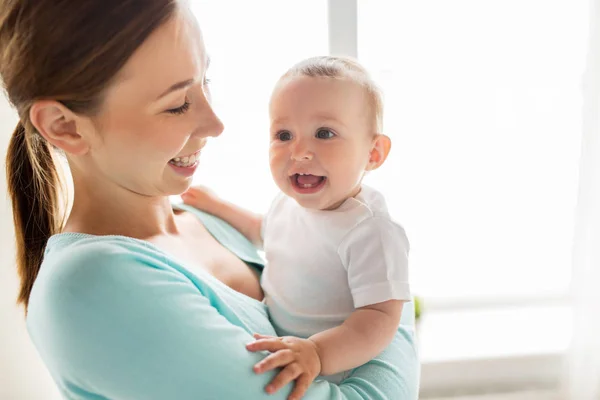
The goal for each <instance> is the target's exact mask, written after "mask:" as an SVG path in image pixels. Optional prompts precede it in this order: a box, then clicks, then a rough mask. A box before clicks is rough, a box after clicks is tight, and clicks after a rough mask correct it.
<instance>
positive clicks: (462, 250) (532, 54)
mask: <svg viewBox="0 0 600 400" xmlns="http://www.w3.org/2000/svg"><path fill="white" fill-rule="evenodd" d="M587 26H588V2H585V1H571V0H557V1H550V2H548V1H543V0H526V1H523V0H508V1H478V0H453V1H447V0H424V1H394V0H389V1H365V0H359V1H358V57H359V58H360V60H361V61H362V62H363V63H364V64H366V66H367V67H368V68H369V69H370V70H371V71H373V73H374V75H375V78H376V79H377V80H378V81H379V83H380V85H381V86H382V87H383V88H384V91H385V96H386V114H387V116H386V120H385V125H386V128H385V130H386V132H387V133H388V134H389V135H390V136H391V137H392V138H393V143H394V146H393V153H392V155H391V157H390V160H389V163H388V165H386V166H385V168H383V169H382V170H381V171H379V172H377V173H374V174H372V176H371V177H370V179H369V181H370V183H371V184H373V185H374V186H376V187H380V188H381V189H382V190H384V191H385V192H386V194H387V197H388V201H389V204H390V206H391V208H392V212H393V213H395V215H396V216H397V218H398V219H400V221H402V223H403V224H404V225H405V228H406V229H407V232H408V234H409V238H410V239H411V242H412V252H411V263H412V270H411V272H412V284H413V290H414V292H415V293H418V294H420V295H422V296H424V297H426V298H428V299H430V300H432V301H433V300H435V299H439V300H441V301H452V299H454V300H455V301H457V300H459V299H463V300H466V301H472V300H473V299H478V300H479V301H486V300H490V299H493V298H504V299H510V298H513V299H514V298H531V297H554V296H560V295H565V294H566V292H567V289H568V285H569V279H570V270H571V250H572V248H571V247H572V235H573V222H574V210H575V202H576V194H577V178H578V176H577V168H578V165H579V155H580V145H581V140H580V131H581V93H580V91H581V76H582V72H583V69H584V64H585V56H586V51H587ZM469 299H471V300H469Z"/></svg>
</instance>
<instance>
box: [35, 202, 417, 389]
mask: <svg viewBox="0 0 600 400" xmlns="http://www.w3.org/2000/svg"><path fill="white" fill-rule="evenodd" d="M179 208H182V209H186V210H188V211H190V212H193V213H194V214H196V215H197V216H198V218H200V220H201V221H202V222H203V223H204V225H205V226H206V228H207V229H208V231H209V232H210V233H211V234H212V235H213V236H214V237H215V238H216V239H217V240H218V241H219V242H221V243H222V244H223V245H224V246H225V247H226V248H228V249H229V250H230V251H231V252H233V253H234V254H236V255H237V256H238V257H239V258H240V259H242V260H244V261H246V262H248V263H254V264H257V265H262V260H261V259H260V257H259V255H258V254H257V252H256V249H255V248H254V247H253V246H252V245H251V244H250V242H248V240H246V238H244V237H243V236H242V235H241V234H240V233H239V232H237V231H236V230H235V229H233V228H232V227H231V226H229V225H228V224H226V223H225V222H223V221H222V220H219V219H217V218H215V217H213V216H211V215H208V214H205V213H202V212H200V211H198V210H196V209H193V208H190V207H187V206H183V205H182V206H179ZM199 251H201V250H199ZM413 315H414V310H413V305H412V303H408V304H406V305H405V307H404V312H403V321H402V325H401V326H400V328H399V329H398V333H397V335H396V337H395V339H394V341H393V343H392V344H391V345H390V346H389V347H388V348H387V350H385V351H384V352H383V353H382V354H381V355H380V356H378V357H377V358H376V359H374V360H372V361H371V362H369V363H367V364H365V365H363V366H361V367H359V368H357V369H355V370H354V371H353V372H352V374H351V375H350V376H349V377H348V378H347V379H346V380H344V381H343V382H342V383H341V384H340V385H334V384H331V383H329V382H327V381H324V380H317V381H315V382H314V383H313V384H312V385H311V387H310V388H309V390H308V391H307V393H306V395H305V397H304V398H305V399H307V400H313V399H314V400H317V399H319V400H321V399H323V400H324V399H390V400H413V399H416V398H417V397H418V381H419V364H418V359H417V355H416V351H415V343H414V329H413V326H414V319H413ZM27 326H28V330H29V334H30V336H31V338H32V340H33V342H34V344H35V346H36V348H37V349H38V351H39V353H40V355H41V357H42V359H43V360H44V362H45V364H46V366H47V367H48V369H49V370H50V373H51V374H52V376H53V378H54V380H55V382H56V384H57V385H58V387H59V388H60V391H61V392H62V394H63V395H64V396H65V397H66V398H68V399H86V400H88V399H89V400H91V399H94V400H98V399H119V400H121V399H132V400H133V399H135V400H149V399H167V400H185V399H216V400H230V399H244V400H263V399H265V400H266V399H273V400H279V399H285V398H286V397H287V396H288V395H289V393H290V392H291V385H288V387H286V388H285V389H282V390H280V391H279V392H278V393H276V394H274V395H268V394H267V393H266V392H265V391H264V387H265V386H266V385H267V383H268V382H269V381H270V380H271V379H272V378H273V376H274V372H273V373H266V374H263V375H257V374H255V373H254V372H253V371H252V366H253V365H254V364H255V363H256V362H257V361H259V360H261V359H262V358H263V357H264V354H261V353H258V354H256V353H250V352H248V351H247V350H246V349H245V344H246V343H249V342H251V341H252V340H253V338H252V334H253V333H255V332H259V333H263V334H268V335H274V334H275V332H274V330H273V327H272V326H271V324H270V323H269V320H268V318H267V313H266V309H265V306H264V305H263V304H262V303H260V302H258V301H256V300H254V299H251V298H249V297H247V296H245V295H243V294H240V293H238V292H236V291H234V290H232V289H230V288H229V287H227V286H226V285H224V284H223V283H221V282H220V281H218V280H217V279H216V278H214V277H212V276H211V275H210V274H208V273H200V274H199V275H195V274H192V273H191V272H190V271H188V270H187V269H186V268H185V266H184V265H182V264H181V263H179V262H178V261H177V260H176V259H175V258H174V257H172V256H170V255H169V254H165V253H164V252H163V251H161V250H160V249H158V248H156V247H155V246H153V245H152V244H150V243H148V242H145V241H141V240H137V239H132V238H127V237H122V236H91V235H84V234H73V233H65V234H59V235H56V236H53V237H52V238H50V240H49V242H48V246H47V248H46V255H45V258H44V262H43V264H42V267H41V270H40V272H39V275H38V277H37V280H36V282H35V284H34V287H33V291H32V293H31V297H30V302H29V312H28V317H27Z"/></svg>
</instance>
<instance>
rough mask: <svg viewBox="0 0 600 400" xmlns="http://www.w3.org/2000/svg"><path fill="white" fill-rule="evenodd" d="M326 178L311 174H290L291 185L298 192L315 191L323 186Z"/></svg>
mask: <svg viewBox="0 0 600 400" xmlns="http://www.w3.org/2000/svg"><path fill="white" fill-rule="evenodd" d="M326 180H327V177H326V176H319V175H311V174H294V175H291V176H290V181H291V182H292V186H293V187H294V189H296V191H298V192H300V193H314V192H317V191H318V190H320V189H321V188H322V187H323V185H324V184H325V181H326Z"/></svg>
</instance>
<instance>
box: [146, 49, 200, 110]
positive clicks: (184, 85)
mask: <svg viewBox="0 0 600 400" xmlns="http://www.w3.org/2000/svg"><path fill="white" fill-rule="evenodd" d="M208 67H210V57H208V56H207V57H206V67H205V70H207V69H208ZM193 83H194V79H193V78H190V79H186V80H184V81H181V82H177V83H175V84H174V85H171V87H169V88H168V89H167V90H165V91H164V92H163V93H162V94H161V95H160V96H158V97H157V98H156V100H159V99H161V98H163V97H165V96H166V95H168V94H169V93H171V92H174V91H176V90H181V89H185V88H187V87H189V86H191V85H192V84H193Z"/></svg>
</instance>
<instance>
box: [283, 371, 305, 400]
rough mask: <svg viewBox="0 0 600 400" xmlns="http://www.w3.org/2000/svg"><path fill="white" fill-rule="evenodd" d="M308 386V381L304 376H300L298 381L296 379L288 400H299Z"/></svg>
mask: <svg viewBox="0 0 600 400" xmlns="http://www.w3.org/2000/svg"><path fill="white" fill-rule="evenodd" d="M309 385H310V379H308V376H307V375H306V374H304V375H300V377H299V378H298V379H296V385H295V386H294V391H293V392H292V394H290V396H289V397H288V400H300V399H301V398H302V396H304V393H306V391H307V390H308V386H309Z"/></svg>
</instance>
